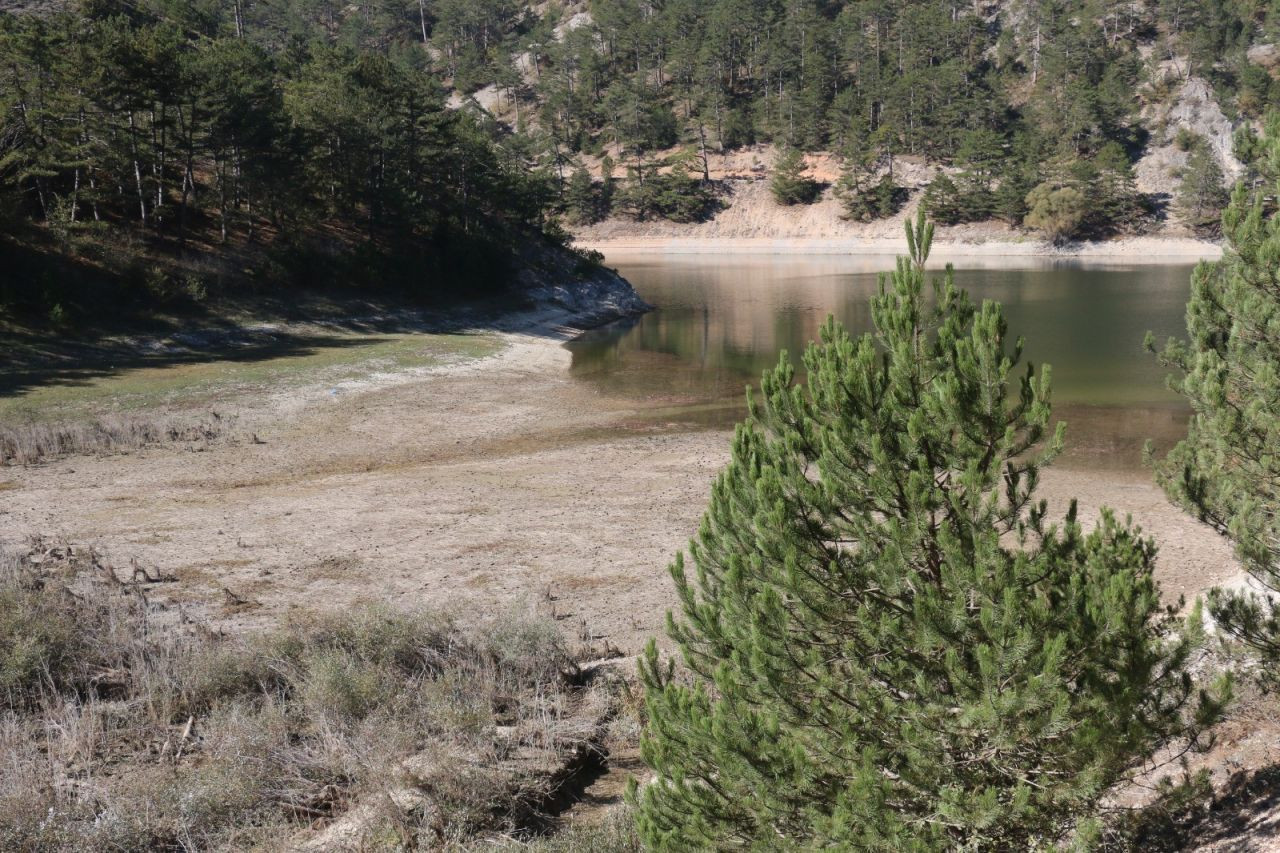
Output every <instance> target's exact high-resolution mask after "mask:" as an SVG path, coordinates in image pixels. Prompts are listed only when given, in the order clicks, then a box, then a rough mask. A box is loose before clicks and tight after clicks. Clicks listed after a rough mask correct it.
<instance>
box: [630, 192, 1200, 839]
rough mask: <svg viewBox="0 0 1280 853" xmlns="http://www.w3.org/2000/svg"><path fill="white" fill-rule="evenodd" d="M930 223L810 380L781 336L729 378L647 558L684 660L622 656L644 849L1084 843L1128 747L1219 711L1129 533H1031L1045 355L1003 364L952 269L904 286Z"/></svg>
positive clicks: (1049, 448)
mask: <svg viewBox="0 0 1280 853" xmlns="http://www.w3.org/2000/svg"><path fill="white" fill-rule="evenodd" d="M931 238H932V226H931V225H926V224H925V222H924V218H923V215H921V217H920V218H919V220H918V221H917V223H916V225H915V227H914V229H913V228H911V227H910V226H909V227H908V246H909V249H910V257H909V258H905V259H900V260H899V262H898V266H897V269H896V270H895V272H894V273H893V276H892V281H891V282H885V281H884V280H882V282H881V288H880V293H879V295H878V296H876V297H874V299H873V302H872V318H873V321H874V325H875V333H874V334H867V335H864V336H862V337H861V338H858V339H855V338H852V337H851V336H850V335H849V334H848V333H847V332H845V331H844V330H843V329H842V328H841V327H840V326H838V325H837V324H836V323H835V322H834V320H831V321H828V323H827V324H826V325H825V326H824V328H823V330H822V335H821V338H822V339H821V343H818V344H813V345H811V346H810V347H809V349H808V351H807V352H806V353H805V356H804V366H805V368H806V369H807V371H808V380H807V383H805V384H797V383H795V381H794V380H795V371H794V368H793V366H792V365H791V363H790V362H789V361H788V360H787V358H786V356H785V354H784V355H783V357H782V359H781V362H780V364H779V365H778V367H777V368H775V369H773V370H770V371H767V372H766V373H765V374H764V377H763V380H762V386H761V393H760V398H759V400H756V399H755V398H753V397H749V408H750V418H749V419H748V420H747V422H746V423H744V424H742V425H741V426H739V427H738V429H737V431H736V433H735V435H734V439H733V448H732V458H731V461H730V463H729V466H728V467H727V468H726V469H725V470H724V471H723V472H722V473H721V475H720V476H719V478H718V479H717V481H716V483H715V486H714V488H713V492H712V498H711V503H710V507H709V509H708V511H707V514H706V516H705V518H704V520H703V523H702V525H701V528H700V530H699V533H698V535H697V537H696V539H695V540H694V541H693V542H692V543H691V545H690V553H691V555H692V560H693V567H692V571H690V569H689V568H688V567H686V565H685V563H684V560H683V557H682V556H680V557H677V559H676V561H675V563H674V564H673V566H672V567H671V573H672V576H673V578H674V579H675V584H676V590H677V593H678V595H679V599H680V602H681V606H680V610H681V614H682V617H681V618H680V619H678V620H677V619H676V618H675V617H668V631H669V633H670V635H671V638H672V639H673V640H674V642H675V644H676V645H677V646H678V647H679V649H680V652H681V653H682V656H683V660H684V662H685V664H686V665H687V667H688V669H689V673H688V674H687V675H686V674H685V673H680V674H677V673H676V671H675V666H674V662H670V663H668V664H665V665H664V664H663V662H662V661H661V660H660V659H659V656H658V652H657V650H656V646H655V645H654V644H652V643H651V644H650V645H649V647H648V649H647V651H646V653H645V655H644V657H643V659H642V665H641V670H642V676H643V679H644V682H645V687H646V705H647V710H648V717H649V724H648V729H647V733H646V736H645V739H644V743H643V753H644V757H645V760H646V761H647V762H648V763H649V765H650V766H651V767H653V768H654V770H655V772H656V779H655V780H654V782H653V783H652V784H650V785H648V786H646V787H645V788H643V789H642V790H641V789H638V788H636V787H634V786H633V788H632V790H631V798H632V800H633V801H634V802H635V803H636V804H637V807H638V823H639V828H640V832H641V835H642V837H643V839H644V841H645V843H646V844H647V845H648V846H649V847H651V848H654V849H664V850H692V849H710V848H715V849H724V848H728V847H744V848H753V849H819V848H832V849H880V850H909V849H962V848H963V849H983V850H1025V849H1027V848H1028V847H1034V846H1040V845H1049V844H1053V843H1055V842H1056V841H1059V840H1062V839H1064V838H1065V837H1066V836H1067V834H1068V833H1069V832H1071V831H1072V829H1073V827H1075V828H1076V829H1077V830H1078V831H1079V832H1081V833H1083V834H1082V835H1080V836H1079V838H1080V839H1081V840H1082V841H1087V840H1088V839H1089V838H1090V837H1092V836H1091V834H1090V833H1091V831H1092V830H1093V829H1095V828H1096V827H1093V826H1090V825H1087V824H1088V822H1087V821H1085V822H1080V821H1079V818H1081V817H1082V816H1085V815H1089V814H1090V813H1091V811H1092V809H1093V806H1094V804H1095V803H1096V802H1097V800H1098V799H1099V797H1100V796H1101V795H1102V794H1103V792H1104V791H1105V790H1106V789H1107V787H1108V785H1110V784H1111V783H1112V782H1114V781H1115V780H1116V779H1117V778H1119V777H1120V775H1121V774H1122V773H1123V772H1124V771H1125V769H1126V768H1127V767H1129V766H1130V764H1131V762H1133V761H1134V760H1135V759H1136V758H1137V757H1139V756H1145V755H1148V754H1151V752H1152V751H1153V750H1154V749H1156V748H1158V747H1159V746H1161V745H1163V744H1165V743H1168V742H1169V741H1171V740H1173V739H1177V738H1182V737H1190V738H1195V737H1196V736H1197V734H1198V732H1199V729H1200V727H1201V726H1203V725H1204V724H1206V723H1208V722H1209V721H1211V720H1213V719H1214V718H1215V717H1216V715H1217V713H1218V709H1219V705H1218V701H1217V699H1216V698H1215V697H1213V696H1211V695H1209V694H1205V693H1201V694H1199V695H1197V692H1196V690H1195V688H1194V686H1193V684H1192V682H1191V679H1190V676H1189V675H1188V674H1187V672H1186V664H1187V658H1188V654H1189V652H1190V650H1191V648H1192V646H1193V644H1194V642H1195V637H1194V634H1193V633H1187V634H1183V633H1181V632H1179V631H1178V629H1177V628H1176V620H1175V617H1174V615H1173V612H1172V610H1165V609H1164V608H1162V607H1161V605H1160V596H1159V590H1158V588H1157V584H1156V582H1155V580H1154V578H1153V577H1152V569H1153V563H1154V557H1155V546H1154V544H1153V543H1152V542H1150V541H1149V540H1146V539H1143V538H1142V537H1141V536H1140V535H1139V533H1138V531H1136V530H1135V529H1133V528H1132V527H1130V526H1129V525H1128V524H1127V523H1121V522H1119V521H1117V520H1116V518H1115V517H1114V516H1113V515H1111V514H1110V513H1109V512H1104V513H1103V515H1102V516H1101V518H1100V519H1099V521H1098V524H1097V525H1096V527H1095V529H1094V531H1093V532H1092V533H1090V534H1088V535H1085V534H1084V533H1083V532H1082V530H1081V527H1080V525H1079V523H1078V522H1077V521H1076V515H1075V508H1074V504H1073V505H1072V508H1071V509H1070V510H1069V511H1068V513H1067V515H1066V518H1065V520H1064V521H1063V522H1062V523H1061V524H1060V525H1046V519H1047V517H1048V510H1047V508H1046V506H1045V504H1044V502H1043V501H1040V502H1037V501H1036V500H1035V491H1036V486H1037V482H1038V474H1039V470H1040V467H1041V466H1042V465H1043V464H1045V463H1047V462H1048V461H1050V460H1051V459H1052V458H1053V457H1054V455H1055V454H1056V453H1057V452H1058V451H1059V449H1060V448H1061V446H1062V428H1061V427H1059V428H1058V429H1057V431H1055V432H1053V433H1052V435H1049V434H1048V433H1049V424H1050V407H1049V382H1048V376H1047V373H1042V374H1041V375H1039V376H1037V375H1036V373H1035V371H1034V370H1032V369H1031V368H1030V367H1028V369H1027V371H1026V373H1025V374H1024V375H1023V376H1022V378H1020V379H1016V378H1014V367H1015V364H1016V363H1017V362H1018V360H1019V351H1020V348H1021V347H1020V344H1011V342H1010V341H1009V340H1008V338H1007V336H1006V331H1005V322H1004V319H1003V316H1002V314H1001V310H1000V307H999V305H997V304H995V303H984V304H983V305H982V306H981V307H980V308H979V307H975V306H974V305H973V304H972V303H971V302H970V301H969V299H968V298H967V296H966V295H965V294H964V293H963V292H961V291H959V290H957V288H956V287H955V285H954V283H953V280H952V275H951V273H950V270H948V272H947V274H946V275H945V276H943V277H942V278H941V279H935V280H934V282H933V288H932V298H926V296H925V272H924V265H925V260H926V258H927V257H928V253H929V244H930V241H931ZM1011 384H1013V386H1014V387H1013V388H1011V387H1010V385H1011ZM1015 389H1016V390H1015ZM1011 391H1014V393H1012V394H1011V393H1010V392H1011ZM1191 624H1195V622H1194V617H1193V622H1192V623H1191Z"/></svg>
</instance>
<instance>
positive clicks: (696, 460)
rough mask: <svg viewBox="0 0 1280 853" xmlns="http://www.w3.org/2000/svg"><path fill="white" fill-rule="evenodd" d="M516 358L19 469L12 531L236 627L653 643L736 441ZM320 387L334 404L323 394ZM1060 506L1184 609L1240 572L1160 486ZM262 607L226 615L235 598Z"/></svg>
mask: <svg viewBox="0 0 1280 853" xmlns="http://www.w3.org/2000/svg"><path fill="white" fill-rule="evenodd" d="M535 319H536V320H539V321H540V322H535V323H534V324H533V325H532V326H530V325H529V324H528V323H525V324H523V325H524V327H525V328H524V330H523V331H519V332H514V333H504V334H503V340H504V342H505V349H503V351H502V352H501V353H499V354H498V355H496V356H492V357H489V358H485V359H481V360H477V361H472V362H467V363H462V364H455V365H451V366H448V367H443V368H439V369H434V370H431V371H426V372H418V373H414V374H412V375H406V376H397V375H394V374H384V375H380V376H377V377H371V378H370V379H369V380H368V381H366V382H360V383H351V384H350V385H348V386H347V387H346V388H345V389H344V390H343V392H342V393H339V394H336V395H334V394H331V393H326V389H319V388H318V389H298V390H295V391H292V392H290V393H289V394H288V395H286V396H284V397H279V396H273V397H270V398H269V399H264V400H259V401H257V404H258V405H257V407H256V408H255V415H254V420H255V423H256V426H255V429H256V430H257V434H258V437H259V439H260V440H261V441H262V442H263V443H261V444H256V443H217V442H215V443H214V444H213V445H212V446H210V447H209V448H208V449H207V450H204V452H191V451H190V450H189V449H187V448H183V447H176V446H162V447H155V448H150V449H147V450H144V451H141V452H137V453H131V454H127V455H118V456H106V457H81V458H70V459H64V460H61V461H57V462H52V463H48V464H43V465H39V466H36V467H31V468H7V469H4V470H0V481H3V490H0V530H3V534H2V536H3V539H4V540H5V541H6V542H7V543H9V544H13V543H16V542H21V541H22V540H23V539H24V538H25V537H27V536H30V535H36V534H42V535H47V536H56V537H61V538H65V539H66V540H69V541H71V542H75V543H81V544H92V545H95V546H97V547H99V548H101V549H102V550H103V551H105V553H106V554H107V555H108V557H109V559H110V560H111V561H113V562H114V563H115V564H117V565H127V564H128V563H129V561H130V560H131V559H134V558H137V559H138V560H140V561H142V562H143V563H144V564H148V565H155V566H159V567H163V568H164V569H165V570H166V571H169V572H174V573H176V575H177V576H178V578H179V583H176V584H166V585H163V589H158V590H157V591H156V593H155V594H156V595H158V596H167V597H171V598H175V599H178V600H181V601H183V602H186V603H187V604H188V605H190V606H191V607H192V608H194V609H196V610H197V611H200V612H204V613H207V614H208V615H210V616H212V617H214V618H216V619H221V620H223V621H224V622H226V623H228V624H230V625H232V626H235V625H241V624H251V623H261V622H266V621H271V620H274V619H275V618H278V617H279V616H280V615H281V614H283V613H286V612H287V611H289V610H291V609H294V608H308V609H309V608H314V607H321V608H331V607H333V608H336V607H343V606H347V605H349V604H351V603H352V602H356V601H361V600H378V601H386V600H390V601H392V602H395V603H398V604H404V605H427V604H430V605H438V606H442V607H446V608H451V609H454V610H458V611H461V612H463V613H465V612H467V611H473V610H476V609H481V610H484V611H487V612H492V611H495V610H499V611H500V610H501V609H503V608H540V609H543V610H546V611H548V612H551V613H553V614H554V615H555V617H556V618H557V619H559V620H561V622H562V624H563V625H564V626H565V628H566V630H570V631H573V632H575V633H582V632H590V633H592V634H594V635H596V636H599V637H602V638H604V639H607V640H608V641H609V642H610V643H612V644H613V645H615V646H617V647H618V648H620V649H622V650H623V651H636V650H637V649H639V648H640V646H641V644H642V643H643V642H644V641H645V640H646V638H648V637H649V636H651V635H653V634H655V633H657V632H659V631H660V630H661V625H662V619H663V613H664V611H665V610H666V609H667V608H668V607H670V606H671V605H672V604H673V603H674V602H673V596H672V593H671V586H670V582H669V579H668V577H667V574H666V571H665V567H666V565H667V563H668V562H669V560H670V559H671V557H672V555H673V554H674V553H675V552H676V550H677V549H679V548H681V547H682V546H683V545H684V543H685V542H686V541H687V539H688V537H689V536H690V535H691V534H692V533H693V532H694V530H695V529H696V525H697V522H698V519H699V517H700V515H701V513H702V511H703V508H704V506H705V502H706V500H707V496H708V494H709V490H710V485H711V481H712V479H713V477H714V476H715V474H716V472H717V471H718V470H719V469H720V468H721V467H722V466H723V465H724V463H725V461H726V460H727V457H728V448H729V434H728V433H727V432H724V431H690V429H689V427H688V425H683V424H664V423H660V422H658V423H655V421H654V420H653V418H652V417H651V416H650V413H649V412H648V411H647V410H648V409H650V408H651V401H646V400H643V399H621V398H614V397H609V396H605V395H603V394H601V393H599V392H598V391H597V390H596V389H595V387H594V386H591V385H588V384H586V383H581V382H578V381H575V380H574V379H573V378H571V377H570V375H569V372H568V367H569V362H570V354H569V352H568V351H567V350H566V349H565V348H564V347H562V346H561V342H562V340H563V338H564V337H565V335H567V334H569V332H567V331H565V328H566V326H568V325H570V324H568V323H566V322H564V319H565V318H563V317H562V316H559V315H556V316H555V317H554V322H552V323H550V325H549V324H548V322H547V321H549V320H552V319H553V318H552V317H548V316H543V317H541V318H535ZM313 392H314V393H313ZM1044 496H1045V497H1046V498H1048V499H1049V501H1050V503H1051V504H1052V505H1053V506H1054V507H1056V508H1057V510H1058V511H1059V512H1061V511H1062V510H1065V507H1066V502H1067V500H1068V499H1069V498H1070V497H1072V496H1075V497H1078V498H1079V499H1080V502H1081V516H1082V518H1084V519H1092V518H1094V517H1096V513H1097V508H1098V507H1099V506H1100V505H1103V504H1106V505H1109V506H1112V507H1114V508H1116V509H1117V510H1118V511H1119V512H1120V513H1121V514H1124V513H1132V515H1133V517H1134V519H1135V520H1136V521H1137V522H1139V523H1140V524H1141V525H1142V526H1143V528H1144V529H1145V530H1146V531H1147V532H1148V533H1149V534H1151V535H1153V536H1154V537H1155V538H1156V539H1157V540H1158V542H1159V543H1160V548H1161V552H1160V558H1159V572H1160V576H1161V580H1162V582H1163V584H1164V588H1165V591H1166V593H1167V595H1168V596H1169V597H1170V598H1176V597H1177V596H1179V595H1187V596H1193V595H1195V594H1197V593H1198V592H1200V591H1202V590H1204V589H1206V588H1207V587H1209V586H1212V585H1214V584H1217V583H1222V582H1224V581H1227V580H1229V579H1231V578H1232V577H1234V576H1235V575H1236V574H1237V568H1236V565H1235V563H1234V561H1233V560H1232V558H1231V556H1230V553H1229V550H1228V548H1227V547H1226V545H1225V544H1224V543H1223V542H1222V541H1221V540H1220V539H1219V538H1218V537H1216V536H1215V535H1213V534H1212V533H1210V532H1209V531H1208V530H1207V529H1205V528H1203V527H1201V526H1200V525H1198V524H1197V523H1195V522H1193V521H1192V520H1190V519H1189V518H1187V517H1186V516H1185V515H1183V514H1182V513H1180V512H1178V511H1177V510H1176V509H1175V508H1173V507H1172V506H1170V505H1169V504H1168V502H1167V501H1166V500H1165V499H1164V497H1163V495H1162V494H1161V493H1160V492H1159V490H1158V489H1157V488H1156V487H1155V486H1154V485H1153V484H1152V483H1151V482H1150V481H1149V479H1148V478H1147V477H1146V476H1145V475H1142V474H1104V475H1100V474H1098V473H1097V472H1094V471H1072V470H1069V469H1065V468H1058V469H1055V470H1052V471H1049V472H1047V474H1046V477H1045V481H1044ZM224 589H226V590H230V591H232V592H233V593H234V594H235V595H236V596H239V597H241V598H245V599H248V600H249V601H250V602H251V606H249V607H239V608H236V610H235V612H234V613H231V612H227V611H225V610H223V609H222V605H223V603H224V601H225V600H226V598H227V596H226V595H225V594H224V592H223V590H224Z"/></svg>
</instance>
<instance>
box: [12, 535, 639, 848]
mask: <svg viewBox="0 0 1280 853" xmlns="http://www.w3.org/2000/svg"><path fill="white" fill-rule="evenodd" d="M37 545H38V547H36V548H35V549H34V550H33V552H32V553H31V554H26V555H15V554H11V553H0V704H2V705H3V706H4V707H5V708H7V709H8V714H7V715H0V766H2V767H4V772H3V773H0V849H4V850H11V849H24V850H26V849H128V850H141V849H178V848H182V849H253V848H259V849H283V848H286V847H291V846H293V841H295V840H296V839H291V836H294V835H296V834H297V833H298V832H299V831H301V830H303V829H305V828H306V827H308V826H310V825H312V824H314V823H316V822H317V821H319V822H321V823H324V822H328V821H330V820H332V819H334V818H336V817H339V816H341V815H342V814H343V813H344V812H345V811H346V810H347V809H349V808H351V807H352V806H355V805H356V804H358V803H362V802H363V803H366V804H367V806H368V807H367V809H362V813H368V814H370V815H371V816H376V815H381V816H382V817H385V819H386V820H385V822H382V823H380V822H379V821H378V820H373V819H372V817H371V819H370V821H369V822H368V825H362V824H361V823H359V822H358V823H357V824H356V829H357V830H359V831H360V832H361V833H370V832H372V833H376V832H379V831H380V830H381V829H387V828H389V831H391V832H392V835H393V836H395V837H397V838H400V839H401V841H400V842H398V843H401V844H403V843H407V839H412V838H413V837H415V836H421V838H420V841H421V843H422V845H423V846H424V847H438V846H439V845H440V841H441V839H447V840H451V841H459V842H461V841H465V840H467V839H468V838H469V837H470V836H471V835H472V834H473V833H478V832H512V831H517V830H520V829H523V828H526V827H527V826H529V825H534V824H536V823H537V822H538V821H539V820H541V818H540V817H539V816H538V810H539V809H540V808H541V805H540V804H541V803H543V802H549V801H550V798H551V795H550V786H551V785H552V783H553V781H554V780H555V773H556V772H557V771H558V770H559V768H561V767H565V766H569V763H570V762H572V761H576V760H578V758H577V757H578V756H580V755H582V754H591V752H592V750H593V749H596V748H598V747H597V746H596V741H597V739H599V738H603V737H604V731H603V725H604V724H603V722H602V720H606V719H608V718H609V716H611V714H612V712H611V707H612V703H613V701H614V700H613V698H612V694H611V693H609V692H607V691H608V690H611V689H612V688H611V687H609V686H608V685H607V684H605V683H604V682H603V680H602V681H601V683H600V684H598V685H594V686H590V687H580V686H578V685H576V684H575V683H574V681H573V678H574V676H575V674H576V672H577V665H576V661H575V659H574V657H573V656H572V655H570V654H569V653H568V652H567V651H566V649H565V645H564V643H563V641H562V639H561V637H560V635H559V633H558V632H557V631H556V629H555V627H554V626H553V625H550V624H548V623H546V622H543V621H541V620H537V619H528V618H523V617H518V618H506V619H502V620H499V621H495V624H494V625H493V626H492V631H490V630H488V629H487V628H486V629H463V628H462V627H460V626H459V625H458V624H456V623H455V622H453V621H452V620H450V619H448V618H446V617H444V616H441V615H439V614H435V613H414V612H400V611H395V610H391V609H389V608H385V607H362V608H355V609H352V610H349V611H346V612H342V613H338V614H333V615H312V616H306V617H299V618H294V619H292V620H290V621H289V622H288V623H287V624H286V625H284V626H283V627H282V628H280V629H278V630H276V631H272V632H269V633H265V634H259V635H255V636H249V637H241V638H219V637H218V636H216V635H214V634H211V633H208V632H194V631H191V630H190V629H188V628H184V627H182V625H181V623H179V622H178V620H177V618H176V615H175V614H164V613H163V609H162V608H159V607H158V606H156V605H154V604H152V605H151V606H150V607H146V606H142V605H140V602H141V600H142V599H141V596H140V595H138V594H135V590H137V591H140V590H141V588H134V589H132V590H131V589H122V586H121V585H120V584H113V583H110V582H108V581H107V580H106V578H107V577H108V575H107V572H108V570H109V569H108V567H106V566H105V565H104V564H103V563H102V562H101V561H100V560H99V559H98V558H97V557H96V556H93V555H91V554H90V553H89V552H85V551H81V550H77V549H71V548H67V547H63V546H59V547H54V546H53V545H51V544H49V543H37ZM123 586H125V587H128V586H129V584H127V583H126V584H124V585H123ZM157 611H158V612H160V613H161V616H160V618H159V619H158V620H155V621H153V619H152V617H151V615H150V614H151V613H152V612H157ZM0 710H3V709H0ZM498 726H502V727H503V730H504V731H506V732H508V734H506V735H504V736H503V739H502V741H501V743H499V744H497V745H495V735H494V732H495V730H496V727H498ZM508 752H510V753H511V754H512V755H517V754H518V756H519V760H515V761H512V762H510V763H504V757H505V756H506V754H507V753H508ZM68 779H74V780H79V779H92V784H83V785H82V784H63V783H64V781H65V780H68ZM390 791H395V792H396V797H395V798H392V797H388V796H387V794H388V792H390ZM378 803H382V805H381V806H378ZM396 803H400V804H401V805H396ZM415 803H416V805H414V804H415ZM565 849H573V848H565ZM618 849H625V848H623V847H619V848H618Z"/></svg>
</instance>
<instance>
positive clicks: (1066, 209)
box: [1023, 181, 1087, 243]
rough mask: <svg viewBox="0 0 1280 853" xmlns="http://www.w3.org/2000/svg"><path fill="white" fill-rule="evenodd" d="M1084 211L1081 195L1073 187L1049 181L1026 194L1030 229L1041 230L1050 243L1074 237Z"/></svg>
mask: <svg viewBox="0 0 1280 853" xmlns="http://www.w3.org/2000/svg"><path fill="white" fill-rule="evenodd" d="M1086 213H1087V209H1086V205H1085V200H1084V194H1083V193H1081V192H1080V191H1079V190H1078V189H1076V188H1075V187H1060V186H1057V185H1055V184H1053V183H1052V182H1050V181H1046V182H1045V183H1043V184H1040V185H1039V186H1038V187H1036V188H1035V189H1033V190H1032V191H1031V192H1030V193H1028V194H1027V215H1026V218H1025V219H1024V220H1023V221H1024V222H1025V223H1026V224H1027V225H1028V226H1030V227H1031V228H1035V229H1038V230H1040V231H1042V232H1044V236H1045V237H1046V238H1047V239H1048V240H1049V241H1050V242H1053V243H1060V242H1062V241H1064V240H1067V239H1069V238H1071V237H1073V236H1075V234H1076V231H1077V230H1078V229H1079V228H1080V225H1081V223H1083V222H1084V219H1085V214H1086Z"/></svg>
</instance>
